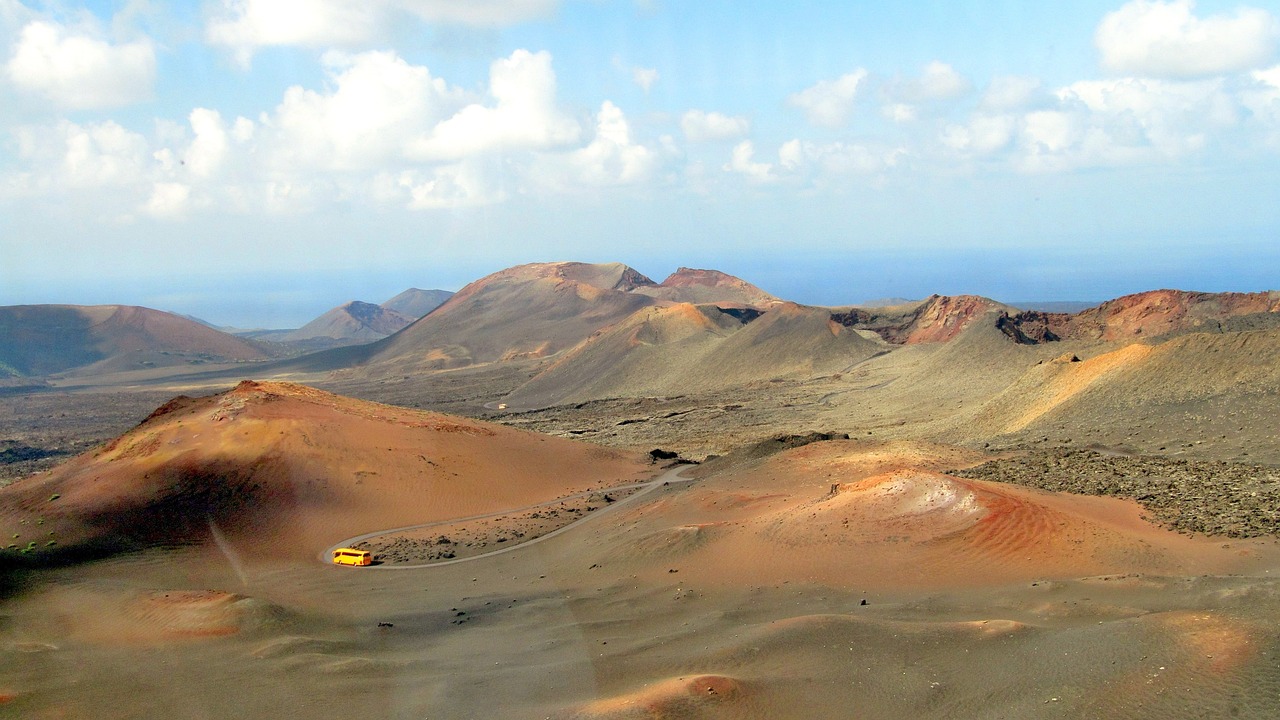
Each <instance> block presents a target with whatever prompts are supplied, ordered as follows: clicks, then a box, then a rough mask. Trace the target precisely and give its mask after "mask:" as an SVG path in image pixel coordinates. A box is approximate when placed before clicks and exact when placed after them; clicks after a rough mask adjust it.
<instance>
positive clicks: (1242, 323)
mask: <svg viewBox="0 0 1280 720" xmlns="http://www.w3.org/2000/svg"><path fill="white" fill-rule="evenodd" d="M1249 316H1261V317H1258V318H1256V320H1257V322H1259V323H1260V324H1262V325H1263V326H1264V327H1275V326H1276V325H1277V324H1280V292H1275V291H1272V292H1258V293H1202V292H1186V291H1183V290H1152V291H1150V292H1144V293H1138V294H1136V295H1126V296H1124V297H1120V298H1116V299H1115V300H1109V301H1107V302H1104V303H1102V304H1101V305H1099V306H1097V307H1095V308H1090V309H1088V310H1083V311H1081V312H1079V313H1076V314H1075V315H1072V316H1068V317H1067V318H1057V320H1058V323H1061V326H1060V329H1058V330H1056V331H1057V332H1058V334H1059V335H1062V336H1064V337H1081V338H1090V339H1100V340H1127V339H1139V338H1148V337H1159V336H1162V335H1170V334H1176V333H1186V332H1223V331H1231V330H1246V329H1250V327H1249V324H1248V318H1249ZM1268 316H1271V317H1268ZM1233 321H1235V322H1233Z"/></svg>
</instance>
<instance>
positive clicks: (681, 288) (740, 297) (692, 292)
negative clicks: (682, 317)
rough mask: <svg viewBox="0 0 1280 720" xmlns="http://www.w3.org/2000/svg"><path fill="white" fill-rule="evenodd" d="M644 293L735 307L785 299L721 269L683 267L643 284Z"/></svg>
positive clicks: (657, 296)
mask: <svg viewBox="0 0 1280 720" xmlns="http://www.w3.org/2000/svg"><path fill="white" fill-rule="evenodd" d="M635 292H637V293H640V294H642V295H649V296H651V297H656V298H661V299H663V300H670V301H672V302H683V303H693V304H701V303H710V304H716V305H722V306H733V307H754V308H767V307H769V306H771V305H776V304H778V303H780V302H782V300H780V299H778V298H776V297H774V296H773V295H770V294H769V293H767V292H765V291H764V290H761V289H760V288H758V287H756V286H755V285H752V284H751V283H749V282H747V281H745V280H742V279H740V278H736V277H734V276H732V275H727V274H725V273H722V272H720V271H719V270H696V269H693V268H686V267H682V268H680V269H678V270H676V271H675V272H674V273H672V274H671V275H670V276H669V277H668V278H667V279H666V280H663V281H662V282H661V283H660V284H658V285H648V286H641V287H637V288H636V289H635Z"/></svg>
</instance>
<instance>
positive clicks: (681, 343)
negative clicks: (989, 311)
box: [506, 303, 880, 408]
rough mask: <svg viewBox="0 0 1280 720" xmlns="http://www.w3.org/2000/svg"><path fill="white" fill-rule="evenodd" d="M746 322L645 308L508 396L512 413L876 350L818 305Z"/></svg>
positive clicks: (807, 368) (808, 373) (791, 370)
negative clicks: (524, 409) (518, 410)
mask: <svg viewBox="0 0 1280 720" xmlns="http://www.w3.org/2000/svg"><path fill="white" fill-rule="evenodd" d="M748 317H749V318H751V319H750V320H747V319H744V318H742V317H739V316H737V315H733V314H730V313H728V312H725V311H723V310H721V309H720V308H718V307H716V306H713V305H690V304H687V303H681V304H677V305H671V306H668V307H661V308H648V309H645V310H642V311H640V312H637V313H635V314H634V315H632V316H631V317H629V318H627V319H626V320H624V321H622V322H619V323H618V324H616V325H614V326H613V327H610V328H608V329H607V330H604V331H602V332H600V333H598V334H596V335H593V336H592V337H591V338H590V339H588V340H587V341H585V342H584V343H582V344H581V345H579V346H578V347H576V348H574V349H573V350H572V351H570V352H568V353H566V354H565V355H564V356H563V357H561V358H560V359H558V360H557V361H556V362H555V364H553V365H551V366H550V367H549V368H547V369H546V370H544V371H543V372H541V373H540V374H538V375H537V376H536V377H534V378H533V379H532V380H530V381H529V382H528V383H526V384H525V385H524V386H522V387H521V388H519V389H517V390H516V391H515V392H514V393H512V394H511V395H510V396H509V397H508V398H507V400H506V402H507V404H508V405H509V406H511V407H513V408H530V407H546V406H548V405H555V404H559V403H565V402H582V401H584V400H591V399H599V398H607V397H619V396H626V397H635V396H645V395H665V394H679V393H691V392H706V391H710V390H716V389H721V388H725V387H730V386H734V385H746V384H750V383H755V382H765V381H769V380H774V379H780V378H787V379H805V378H809V377H812V376H814V375H821V374H826V373H836V372H840V371H841V370H843V369H845V368H847V367H849V366H850V365H853V364H855V363H857V362H860V361H862V360H865V359H866V358H868V357H870V356H872V355H874V354H875V353H877V352H879V351H880V348H879V346H878V345H877V344H876V343H874V342H872V341H870V340H867V339H866V338H863V337H862V336H860V335H858V334H857V333H855V332H852V331H849V330H846V329H845V328H843V327H841V326H840V325H838V324H835V323H832V322H831V320H830V313H829V312H828V311H827V310H825V309H821V308H812V307H804V306H801V305H795V304H792V303H780V304H777V305H775V306H774V308H773V309H772V310H769V311H767V312H765V313H763V314H762V315H759V316H758V317H757V316H755V315H750V316H748Z"/></svg>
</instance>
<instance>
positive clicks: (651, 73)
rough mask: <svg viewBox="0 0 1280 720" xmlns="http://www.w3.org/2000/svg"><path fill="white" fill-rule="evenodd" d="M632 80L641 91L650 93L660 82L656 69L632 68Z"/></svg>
mask: <svg viewBox="0 0 1280 720" xmlns="http://www.w3.org/2000/svg"><path fill="white" fill-rule="evenodd" d="M631 79H632V81H634V82H635V84H636V85H639V86H640V89H641V90H644V91H645V92H649V91H650V90H652V89H653V86H654V84H656V83H657V82H658V71H657V70H656V69H654V68H642V67H637V68H632V69H631Z"/></svg>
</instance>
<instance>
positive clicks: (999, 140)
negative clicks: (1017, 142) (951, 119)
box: [942, 115, 1017, 155]
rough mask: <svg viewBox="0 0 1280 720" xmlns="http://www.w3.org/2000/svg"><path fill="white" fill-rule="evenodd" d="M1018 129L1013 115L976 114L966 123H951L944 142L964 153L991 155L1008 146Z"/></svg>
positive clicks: (946, 130) (944, 134) (943, 137)
mask: <svg viewBox="0 0 1280 720" xmlns="http://www.w3.org/2000/svg"><path fill="white" fill-rule="evenodd" d="M1016 129H1017V123H1016V120H1015V118H1014V117H1013V116H1011V115H975V116H974V117H972V118H970V119H969V122H968V123H966V124H964V125H949V126H948V127H947V128H946V129H945V130H944V131H943V133H942V142H943V144H944V145H946V146H947V147H949V148H951V149H952V150H956V151H959V152H961V153H963V154H970V155H990V154H992V153H995V152H997V151H999V150H1003V149H1005V148H1006V147H1008V146H1009V143H1010V142H1011V141H1012V140H1013V137H1014V133H1015V131H1016Z"/></svg>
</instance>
